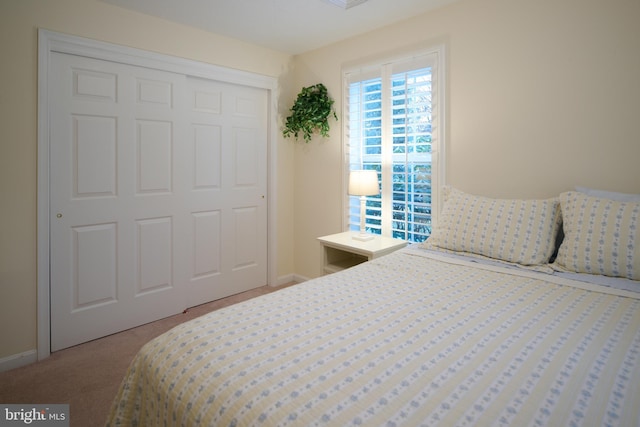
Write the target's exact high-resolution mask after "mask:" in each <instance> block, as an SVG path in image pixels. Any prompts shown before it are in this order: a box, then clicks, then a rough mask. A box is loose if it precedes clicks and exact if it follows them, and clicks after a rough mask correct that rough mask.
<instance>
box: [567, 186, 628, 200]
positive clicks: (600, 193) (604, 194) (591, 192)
mask: <svg viewBox="0 0 640 427" xmlns="http://www.w3.org/2000/svg"><path fill="white" fill-rule="evenodd" d="M576 191H578V192H580V193H584V194H586V195H587V196H593V197H600V198H603V199H611V200H617V201H618V202H640V194H629V193H617V192H615V191H606V190H596V189H593V188H587V187H576Z"/></svg>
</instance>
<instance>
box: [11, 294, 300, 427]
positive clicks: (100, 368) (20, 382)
mask: <svg viewBox="0 0 640 427" xmlns="http://www.w3.org/2000/svg"><path fill="white" fill-rule="evenodd" d="M292 284H293V283H292ZM287 286H290V285H287ZM282 288H283V287H279V288H272V287H269V286H263V287H260V288H257V289H254V290H251V291H247V292H244V293H241V294H238V295H234V296H231V297H228V298H224V299H221V300H218V301H214V302H210V303H208V304H204V305H201V306H198V307H194V308H191V309H189V310H188V311H187V312H186V313H184V314H178V315H175V316H172V317H168V318H166V319H162V320H158V321H157V322H153V323H149V324H147V325H143V326H140V327H137V328H134V329H130V330H127V331H124V332H120V333H118V334H114V335H110V336H108V337H105V338H101V339H98V340H94V341H91V342H88V343H85V344H81V345H78V346H75V347H71V348H68V349H65V350H61V351H58V352H55V353H53V354H52V355H51V356H50V357H49V358H47V359H46V360H43V361H41V362H37V363H34V364H32V365H28V366H24V367H21V368H17V369H13V370H11V371H8V372H2V373H0V403H22V404H35V403H68V404H69V412H70V419H71V422H70V424H71V426H72V427H74V426H77V427H91V426H102V425H104V422H105V421H106V417H107V414H108V412H109V409H110V406H111V402H112V400H113V398H114V396H115V394H116V392H117V390H118V386H119V385H120V381H121V380H122V378H123V377H124V374H125V372H126V370H127V367H128V366H129V363H130V362H131V360H132V359H133V357H134V356H135V354H136V353H137V352H138V350H139V349H140V348H141V347H142V346H143V345H144V344H145V343H146V342H148V341H149V340H151V339H152V338H154V337H156V336H158V335H160V334H162V333H163V332H165V331H168V330H169V329H171V328H172V327H174V326H176V325H178V324H180V323H182V322H184V321H187V320H191V319H193V318H195V317H198V316H201V315H203V314H205V313H208V312H210V311H213V310H217V309H219V308H222V307H225V306H228V305H231V304H235V303H237V302H240V301H244V300H247V299H249V298H253V297H256V296H259V295H263V294H266V293H270V292H273V291H276V290H279V289H282Z"/></svg>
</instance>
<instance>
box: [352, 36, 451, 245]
mask: <svg viewBox="0 0 640 427" xmlns="http://www.w3.org/2000/svg"><path fill="white" fill-rule="evenodd" d="M421 58H422V59H424V58H427V59H428V62H429V63H430V66H431V68H432V70H431V78H432V105H433V107H432V114H433V118H432V145H431V203H432V210H431V226H432V227H433V226H434V225H435V224H437V221H438V218H439V216H440V212H441V210H442V204H443V203H442V202H443V199H442V191H441V189H442V187H443V186H444V185H445V176H446V174H445V165H446V162H445V159H446V158H445V146H446V132H445V131H446V114H447V109H446V100H447V96H446V91H445V89H446V82H445V76H446V72H445V66H446V60H445V45H444V44H439V45H435V46H432V47H430V48H426V49H425V48H411V49H407V50H404V51H401V52H396V53H394V54H389V55H381V56H378V57H376V58H373V59H370V60H366V61H365V60H363V61H356V62H354V63H351V64H345V65H343V67H342V106H343V108H342V114H341V115H342V117H341V118H342V151H343V179H342V187H343V188H342V194H343V199H342V200H343V201H342V229H343V230H344V231H347V230H349V229H350V228H349V227H350V226H349V197H350V196H349V194H348V182H349V171H350V146H349V85H350V81H351V80H352V77H351V76H353V75H357V76H358V78H357V79H355V80H357V81H364V80H367V79H369V78H373V77H380V78H383V79H384V78H387V77H388V76H389V75H390V74H389V73H386V74H385V71H384V69H385V68H389V67H387V66H388V65H391V66H393V64H403V63H408V62H411V61H412V60H413V59H418V60H420V59H421ZM416 68H419V67H416ZM382 108H383V111H384V109H385V108H388V107H386V106H383V107H382ZM383 114H384V113H383ZM388 136H390V137H391V138H392V137H393V136H392V135H385V134H383V138H385V137H388ZM383 156H384V154H383ZM388 160H389V159H386V160H385V159H384V158H383V162H385V161H388ZM388 166H389V167H390V169H393V162H392V163H390V164H388ZM383 168H384V166H383ZM391 187H392V183H391V182H386V183H385V182H383V183H382V186H381V199H382V198H384V197H392V193H391ZM384 193H386V194H384ZM390 217H391V215H389V218H387V219H386V221H383V224H382V230H381V233H382V235H383V236H386V237H391V234H392V230H391V218H390Z"/></svg>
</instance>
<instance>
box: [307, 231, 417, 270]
mask: <svg viewBox="0 0 640 427" xmlns="http://www.w3.org/2000/svg"><path fill="white" fill-rule="evenodd" d="M354 234H356V235H357V234H358V233H357V232H352V231H346V232H344V233H338V234H331V235H329V236H322V237H318V240H319V241H320V243H321V244H322V252H323V258H324V259H323V263H322V271H323V273H324V274H329V273H335V272H336V271H340V270H344V269H345V268H349V267H353V266H354V265H358V264H360V263H363V262H365V261H369V260H372V259H374V258H379V257H381V256H383V255H387V254H390V253H391V252H393V251H397V250H398V249H402V248H404V247H405V246H406V245H407V242H405V241H404V240H399V239H392V238H390V237H384V236H379V235H376V236H375V237H374V238H373V239H371V240H368V241H365V242H363V241H360V240H356V239H354V238H353V237H352V236H353V235H354Z"/></svg>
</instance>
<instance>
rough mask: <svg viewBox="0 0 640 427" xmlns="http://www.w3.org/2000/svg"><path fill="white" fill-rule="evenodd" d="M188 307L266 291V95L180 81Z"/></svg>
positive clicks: (242, 88)
mask: <svg viewBox="0 0 640 427" xmlns="http://www.w3.org/2000/svg"><path fill="white" fill-rule="evenodd" d="M188 94H189V109H188V117H189V119H188V121H189V126H190V132H189V136H190V138H191V141H192V144H191V147H192V152H191V153H190V155H191V156H192V158H193V167H192V168H191V170H192V171H193V177H192V181H191V182H192V187H191V188H190V189H189V190H190V191H189V198H188V202H187V205H188V207H189V211H190V213H191V223H192V227H191V232H192V233H193V238H192V239H190V240H191V241H192V242H193V246H192V247H191V248H190V255H191V256H192V259H193V263H192V264H191V270H190V282H189V292H188V295H189V300H188V305H189V306H194V305H197V304H201V303H203V302H206V301H211V300H215V299H218V298H222V297H224V296H228V295H232V294H235V293H238V292H242V291H246V290H248V289H253V288H256V287H258V286H262V285H264V284H266V283H267V203H266V191H267V162H266V158H267V133H268V124H267V120H268V114H267V102H268V97H267V92H266V90H264V89H256V88H250V87H245V86H238V85H232V84H229V83H222V82H215V81H211V80H204V79H197V78H189V79H188Z"/></svg>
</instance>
